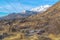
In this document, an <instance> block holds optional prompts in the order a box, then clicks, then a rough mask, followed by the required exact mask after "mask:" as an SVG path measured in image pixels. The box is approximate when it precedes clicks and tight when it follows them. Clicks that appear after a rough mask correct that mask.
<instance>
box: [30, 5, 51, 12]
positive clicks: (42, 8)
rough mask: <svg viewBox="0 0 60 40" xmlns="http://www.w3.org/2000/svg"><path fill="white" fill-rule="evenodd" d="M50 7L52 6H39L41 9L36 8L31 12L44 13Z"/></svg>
mask: <svg viewBox="0 0 60 40" xmlns="http://www.w3.org/2000/svg"><path fill="white" fill-rule="evenodd" d="M49 7H51V5H43V6H39V7H36V8H32V9H31V11H36V12H44V11H46V10H47V9H48V8H49Z"/></svg>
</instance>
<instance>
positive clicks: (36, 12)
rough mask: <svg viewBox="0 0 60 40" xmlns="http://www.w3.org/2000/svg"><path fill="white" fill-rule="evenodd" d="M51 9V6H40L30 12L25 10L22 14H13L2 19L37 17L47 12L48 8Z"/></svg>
mask: <svg viewBox="0 0 60 40" xmlns="http://www.w3.org/2000/svg"><path fill="white" fill-rule="evenodd" d="M49 7H50V5H45V6H40V7H37V8H33V9H31V10H30V11H29V10H24V11H23V12H21V13H11V14H9V15H7V16H4V17H2V18H0V19H17V18H25V17H29V16H32V15H36V14H38V13H43V12H44V11H46V10H47V9H48V8H49Z"/></svg>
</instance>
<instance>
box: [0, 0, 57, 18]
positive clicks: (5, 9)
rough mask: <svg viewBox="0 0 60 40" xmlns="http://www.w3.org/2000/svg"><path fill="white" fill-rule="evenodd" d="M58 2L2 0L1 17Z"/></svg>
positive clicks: (0, 0) (45, 0)
mask: <svg viewBox="0 0 60 40" xmlns="http://www.w3.org/2000/svg"><path fill="white" fill-rule="evenodd" d="M56 2H58V0H0V17H2V16H5V15H8V14H10V13H13V12H21V11H22V10H24V9H25V10H30V9H32V8H35V7H38V6H41V5H53V4H55V3H56Z"/></svg>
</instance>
